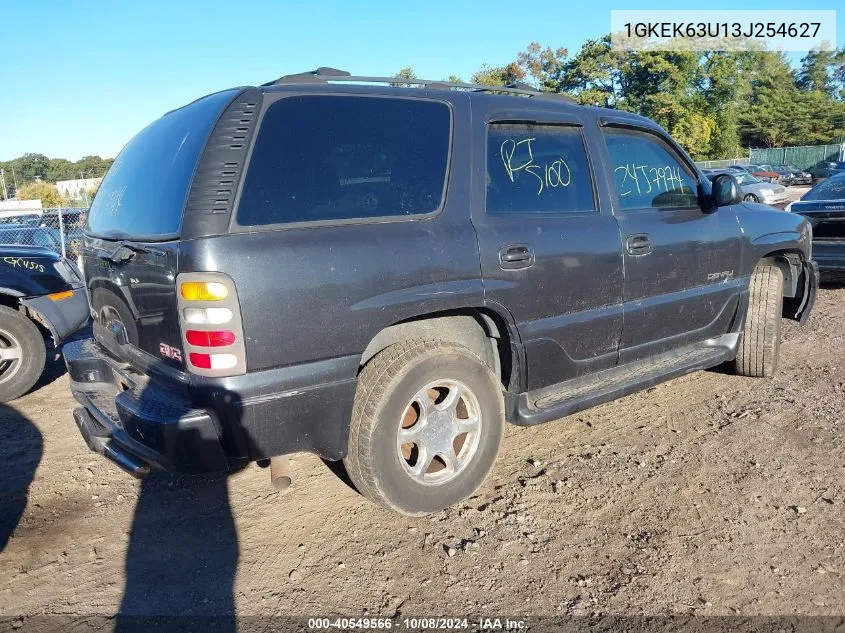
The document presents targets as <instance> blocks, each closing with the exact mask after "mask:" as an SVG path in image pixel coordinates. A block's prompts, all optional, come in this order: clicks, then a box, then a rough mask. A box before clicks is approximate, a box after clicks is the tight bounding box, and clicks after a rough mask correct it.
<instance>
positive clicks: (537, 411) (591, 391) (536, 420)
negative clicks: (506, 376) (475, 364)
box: [508, 334, 739, 426]
mask: <svg viewBox="0 0 845 633" xmlns="http://www.w3.org/2000/svg"><path fill="white" fill-rule="evenodd" d="M738 342H739V335H737V334H725V335H724V336H720V337H719V338H717V339H712V340H710V341H706V342H704V343H699V344H697V345H694V346H691V347H685V348H682V349H679V350H674V351H671V352H667V353H665V354H661V355H660V356H654V357H651V358H646V359H643V360H639V361H635V362H632V363H627V364H625V365H621V366H619V367H613V368H611V369H605V370H603V371H600V372H597V373H594V374H590V375H588V376H581V377H579V378H574V379H572V380H567V381H566V382H562V383H559V384H557V385H552V386H551V387H544V388H542V389H538V390H536V391H531V392H528V393H522V394H520V395H519V396H513V395H512V396H511V397H510V398H508V408H509V413H510V415H509V416H508V419H509V420H510V421H511V422H513V423H514V424H518V425H519V426H533V425H534V424H541V423H543V422H551V421H552V420H557V419H558V418H562V417H564V416H567V415H571V414H573V413H577V412H578V411H583V410H584V409H588V408H590V407H594V406H596V405H598V404H602V403H605V402H610V401H611V400H616V399H617V398H621V397H622V396H627V395H629V394H632V393H634V392H637V391H642V390H643V389H648V388H649V387H653V386H654V385H657V384H660V383H661V382H665V381H667V380H670V379H672V378H677V377H678V376H683V375H684V374H689V373H691V372H694V371H698V370H701V369H708V368H710V367H715V366H716V365H719V364H721V363H723V362H725V361H727V360H730V359H732V358H734V356H735V355H736V348H737V344H738Z"/></svg>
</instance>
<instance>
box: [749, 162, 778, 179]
mask: <svg viewBox="0 0 845 633" xmlns="http://www.w3.org/2000/svg"><path fill="white" fill-rule="evenodd" d="M741 167H742V168H743V169H744V170H745V171H747V172H748V173H749V174H751V175H752V176H754V177H756V178H759V179H760V180H762V181H763V182H780V174H779V173H777V172H776V171H772V170H771V169H769V168H767V167H766V166H765V165H741Z"/></svg>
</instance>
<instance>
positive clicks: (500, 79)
mask: <svg viewBox="0 0 845 633" xmlns="http://www.w3.org/2000/svg"><path fill="white" fill-rule="evenodd" d="M524 79H525V71H524V70H523V69H522V68H521V67H520V66H519V64H518V63H516V62H511V63H510V64H508V65H507V66H500V67H498V68H494V67H492V66H489V65H488V64H483V65H482V66H481V68H479V69H478V70H477V71H476V72H474V73H473V74H472V78H471V79H470V82H471V83H474V84H480V85H482V86H507V85H508V84H515V83H519V82H521V81H523V80H524Z"/></svg>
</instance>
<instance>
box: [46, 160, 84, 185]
mask: <svg viewBox="0 0 845 633" xmlns="http://www.w3.org/2000/svg"><path fill="white" fill-rule="evenodd" d="M73 171H74V165H73V163H71V162H70V161H69V160H67V159H66V158H51V159H50V163H49V167H48V168H47V175H46V177H45V179H46V180H51V181H54V182H55V181H56V180H71V179H72V178H73ZM77 177H78V176H77Z"/></svg>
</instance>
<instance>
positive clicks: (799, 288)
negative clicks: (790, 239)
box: [759, 250, 805, 320]
mask: <svg viewBox="0 0 845 633" xmlns="http://www.w3.org/2000/svg"><path fill="white" fill-rule="evenodd" d="M759 263H769V264H773V265H775V266H777V267H778V268H780V270H781V272H782V273H783V312H782V313H781V316H782V317H783V318H785V319H793V320H794V319H796V318H797V316H796V315H797V314H798V312H799V308H800V306H801V305H802V304H803V300H804V296H803V295H804V288H805V283H804V257H803V255H802V254H801V253H800V252H798V251H788V250H785V251H774V252H772V253H768V254H767V255H766V256H765V257H763V258H761V259H760V262H759Z"/></svg>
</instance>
